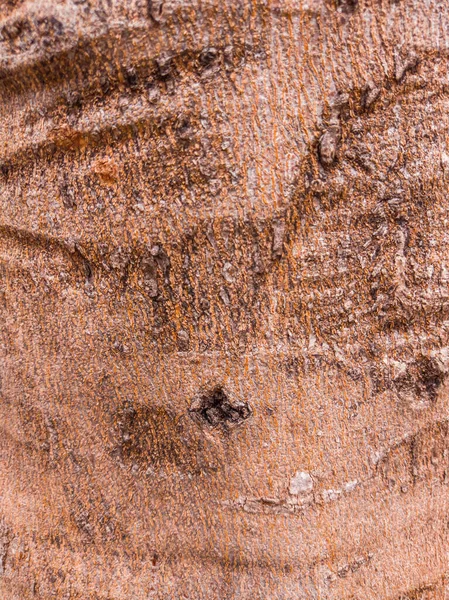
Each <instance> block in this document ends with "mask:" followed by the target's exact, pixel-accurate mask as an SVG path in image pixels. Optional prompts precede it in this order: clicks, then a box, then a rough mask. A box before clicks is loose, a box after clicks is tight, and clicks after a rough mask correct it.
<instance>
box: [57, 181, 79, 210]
mask: <svg viewBox="0 0 449 600" xmlns="http://www.w3.org/2000/svg"><path fill="white" fill-rule="evenodd" d="M59 192H60V194H61V198H62V203H63V205H64V206H65V207H66V208H76V200H75V190H74V189H73V188H72V187H71V186H70V185H69V184H67V183H64V184H63V185H62V186H61V187H60V190H59Z"/></svg>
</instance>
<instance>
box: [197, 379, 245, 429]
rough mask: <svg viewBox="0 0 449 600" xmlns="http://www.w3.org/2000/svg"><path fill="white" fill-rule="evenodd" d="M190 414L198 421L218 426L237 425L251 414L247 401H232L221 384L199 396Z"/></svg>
mask: <svg viewBox="0 0 449 600" xmlns="http://www.w3.org/2000/svg"><path fill="white" fill-rule="evenodd" d="M190 414H191V415H192V417H194V418H195V419H196V420H197V421H199V422H201V423H203V424H208V425H211V426H212V427H217V426H219V425H221V426H225V427H227V426H228V425H230V424H234V425H237V424H239V423H242V422H243V421H246V419H248V418H249V417H250V416H251V414H252V411H251V408H250V406H249V404H248V403H247V402H241V401H238V400H237V401H232V400H231V399H230V398H229V397H228V395H227V394H226V392H225V390H224V389H223V388H222V387H221V386H217V387H215V388H213V389H212V390H210V391H209V392H206V393H204V394H202V395H201V396H199V398H197V400H195V401H194V402H193V404H192V406H191V407H190Z"/></svg>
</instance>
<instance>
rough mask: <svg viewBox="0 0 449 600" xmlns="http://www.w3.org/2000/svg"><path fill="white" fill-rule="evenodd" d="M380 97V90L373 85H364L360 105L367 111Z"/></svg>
mask: <svg viewBox="0 0 449 600" xmlns="http://www.w3.org/2000/svg"><path fill="white" fill-rule="evenodd" d="M379 96H380V89H379V88H378V87H376V86H375V85H371V84H366V85H365V87H364V88H363V90H362V97H361V105H362V108H363V109H364V110H368V109H369V108H370V107H371V106H372V105H373V104H374V102H375V101H376V100H377V98H378V97H379Z"/></svg>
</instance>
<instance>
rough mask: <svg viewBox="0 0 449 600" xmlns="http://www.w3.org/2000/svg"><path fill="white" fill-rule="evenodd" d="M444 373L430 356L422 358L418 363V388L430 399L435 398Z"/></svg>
mask: <svg viewBox="0 0 449 600" xmlns="http://www.w3.org/2000/svg"><path fill="white" fill-rule="evenodd" d="M444 379H445V374H444V373H443V372H442V370H441V368H440V366H439V365H438V363H437V362H436V361H435V360H434V359H432V358H427V357H426V358H423V359H421V360H420V361H419V363H418V388H419V391H421V392H424V393H426V394H427V396H428V397H429V398H430V399H431V400H436V398H437V395H438V390H439V389H440V387H441V386H442V384H443V382H444Z"/></svg>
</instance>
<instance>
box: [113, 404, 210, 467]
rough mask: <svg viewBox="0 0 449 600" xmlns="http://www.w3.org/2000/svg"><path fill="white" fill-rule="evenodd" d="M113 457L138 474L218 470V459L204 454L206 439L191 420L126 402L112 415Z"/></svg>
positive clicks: (151, 407)
mask: <svg viewBox="0 0 449 600" xmlns="http://www.w3.org/2000/svg"><path fill="white" fill-rule="evenodd" d="M112 418H113V431H114V434H113V440H114V446H113V448H112V449H111V456H113V457H114V458H115V460H116V461H117V462H118V463H119V464H121V466H126V467H130V468H131V469H132V471H133V472H135V473H136V474H141V475H142V474H144V473H147V474H148V469H149V470H150V473H151V472H158V471H159V470H161V469H165V468H167V467H168V466H171V467H176V468H177V469H179V470H180V471H182V472H189V473H193V474H195V473H198V472H200V471H204V470H206V471H212V470H216V468H217V466H216V459H215V457H214V456H212V455H210V454H207V455H206V454H205V452H204V444H203V440H202V439H201V438H199V437H198V432H197V430H196V429H195V427H194V424H193V423H192V422H191V421H190V419H186V418H185V417H183V418H180V417H179V416H178V417H177V416H176V415H174V414H172V413H171V412H169V411H168V410H166V409H165V408H164V407H162V406H146V405H142V404H138V403H133V402H130V401H127V402H125V403H124V405H122V406H121V407H120V408H119V409H118V410H117V411H116V412H115V413H114V414H113V415H112Z"/></svg>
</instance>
